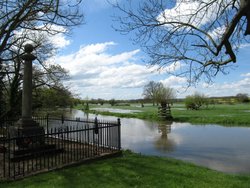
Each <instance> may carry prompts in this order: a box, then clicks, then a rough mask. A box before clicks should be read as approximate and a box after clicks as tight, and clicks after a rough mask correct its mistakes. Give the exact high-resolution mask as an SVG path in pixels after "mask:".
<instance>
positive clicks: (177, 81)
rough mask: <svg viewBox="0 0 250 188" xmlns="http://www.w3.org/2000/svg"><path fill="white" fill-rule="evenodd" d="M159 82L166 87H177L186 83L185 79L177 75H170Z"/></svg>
mask: <svg viewBox="0 0 250 188" xmlns="http://www.w3.org/2000/svg"><path fill="white" fill-rule="evenodd" d="M161 82H162V83H163V84H164V85H165V86H167V87H173V88H177V87H180V86H181V87H183V85H184V84H186V83H187V79H186V78H183V77H178V76H170V77H168V78H166V79H165V80H161Z"/></svg>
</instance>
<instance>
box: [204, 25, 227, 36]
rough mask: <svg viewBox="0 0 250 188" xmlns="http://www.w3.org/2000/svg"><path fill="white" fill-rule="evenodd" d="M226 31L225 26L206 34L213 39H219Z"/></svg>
mask: <svg viewBox="0 0 250 188" xmlns="http://www.w3.org/2000/svg"><path fill="white" fill-rule="evenodd" d="M225 31H226V26H221V27H217V28H216V29H214V30H213V31H210V32H208V34H209V35H210V36H211V37H212V38H213V39H219V38H221V36H222V35H223V34H224V32H225Z"/></svg>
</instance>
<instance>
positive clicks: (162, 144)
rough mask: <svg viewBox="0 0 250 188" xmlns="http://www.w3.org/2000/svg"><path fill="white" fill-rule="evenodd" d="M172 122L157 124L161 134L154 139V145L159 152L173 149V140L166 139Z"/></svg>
mask: <svg viewBox="0 0 250 188" xmlns="http://www.w3.org/2000/svg"><path fill="white" fill-rule="evenodd" d="M171 124H172V122H168V124H159V125H158V132H159V133H160V134H161V135H160V137H159V138H158V139H157V140H156V141H155V147H156V148H157V149H158V150H159V151H161V152H169V151H173V150H174V147H175V143H174V142H173V140H171V139H168V134H169V133H170V132H171Z"/></svg>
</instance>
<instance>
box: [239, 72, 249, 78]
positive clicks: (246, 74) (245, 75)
mask: <svg viewBox="0 0 250 188" xmlns="http://www.w3.org/2000/svg"><path fill="white" fill-rule="evenodd" d="M241 76H243V77H250V72H249V73H245V74H241Z"/></svg>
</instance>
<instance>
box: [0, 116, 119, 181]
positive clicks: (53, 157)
mask: <svg viewBox="0 0 250 188" xmlns="http://www.w3.org/2000/svg"><path fill="white" fill-rule="evenodd" d="M34 120H36V121H37V122H38V123H39V124H40V126H43V127H44V130H45V131H44V134H33V135H28V136H24V135H20V134H17V135H16V136H9V135H7V136H6V137H2V139H1V140H0V180H5V179H16V178H20V177H25V176H29V175H31V174H36V173H39V172H43V171H49V170H52V169H57V168H61V167H64V166H68V165H72V164H74V163H80V162H83V161H86V160H89V159H95V158H100V157H104V156H109V155H114V154H116V153H119V152H120V149H121V136H120V135H121V132H120V131H121V129H120V126H121V124H120V120H119V119H118V120H117V122H107V121H99V120H98V119H97V118H96V119H94V120H81V119H79V118H78V119H75V120H73V119H65V118H51V117H48V116H47V117H34ZM7 132H8V131H7ZM7 134H8V133H7ZM20 143H25V146H24V147H20Z"/></svg>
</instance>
